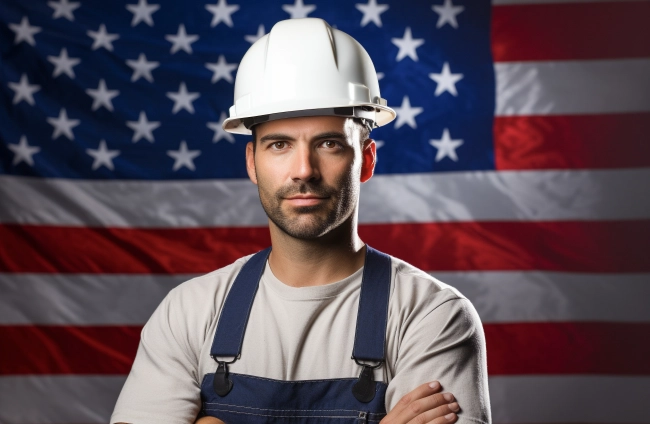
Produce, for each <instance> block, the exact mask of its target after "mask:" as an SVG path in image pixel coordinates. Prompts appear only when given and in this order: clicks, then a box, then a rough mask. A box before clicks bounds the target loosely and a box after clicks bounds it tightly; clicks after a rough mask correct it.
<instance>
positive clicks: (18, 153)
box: [7, 136, 41, 166]
mask: <svg viewBox="0 0 650 424" xmlns="http://www.w3.org/2000/svg"><path fill="white" fill-rule="evenodd" d="M7 147H9V149H10V150H11V151H12V152H14V160H13V162H11V164H12V165H18V164H19V163H20V162H25V163H27V164H28V165H29V166H34V158H33V157H32V156H34V155H35V154H36V153H38V152H39V151H40V150H41V148H40V147H30V145H29V144H27V137H25V136H22V137H20V142H19V143H18V144H8V145H7Z"/></svg>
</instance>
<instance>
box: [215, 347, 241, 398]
mask: <svg viewBox="0 0 650 424" xmlns="http://www.w3.org/2000/svg"><path fill="white" fill-rule="evenodd" d="M212 359H214V361H215V362H216V363H217V364H218V366H217V370H216V371H215V372H214V380H213V382H212V386H213V388H214V392H215V393H216V394H218V395H219V396H221V397H223V396H226V395H227V394H228V393H230V391H231V390H232V386H233V383H232V380H231V379H230V378H228V365H229V364H232V363H233V362H235V361H236V360H237V359H239V356H237V357H235V358H234V359H233V360H232V361H220V360H218V359H217V357H216V356H212Z"/></svg>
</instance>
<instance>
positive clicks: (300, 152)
mask: <svg viewBox="0 0 650 424" xmlns="http://www.w3.org/2000/svg"><path fill="white" fill-rule="evenodd" d="M292 156H293V157H292V160H293V162H292V164H291V178H292V179H293V180H294V181H305V182H307V181H315V180H318V179H320V172H319V170H318V158H317V156H316V152H314V151H313V150H312V149H311V147H310V146H307V145H301V144H298V145H297V146H296V148H295V150H294V153H293V155H292Z"/></svg>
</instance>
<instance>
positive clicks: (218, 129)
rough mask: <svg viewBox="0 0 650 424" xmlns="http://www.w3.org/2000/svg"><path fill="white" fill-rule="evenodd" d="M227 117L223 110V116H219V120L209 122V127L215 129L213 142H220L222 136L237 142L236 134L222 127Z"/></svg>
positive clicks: (231, 141)
mask: <svg viewBox="0 0 650 424" xmlns="http://www.w3.org/2000/svg"><path fill="white" fill-rule="evenodd" d="M226 118H227V116H226V112H221V116H219V122H208V128H210V129H211V130H212V131H214V137H212V142H213V143H216V142H218V141H219V140H221V139H222V138H225V139H226V140H227V141H228V142H230V143H234V142H235V136H233V135H232V134H230V133H229V132H227V131H226V130H224V129H223V127H222V124H223V121H225V120H226Z"/></svg>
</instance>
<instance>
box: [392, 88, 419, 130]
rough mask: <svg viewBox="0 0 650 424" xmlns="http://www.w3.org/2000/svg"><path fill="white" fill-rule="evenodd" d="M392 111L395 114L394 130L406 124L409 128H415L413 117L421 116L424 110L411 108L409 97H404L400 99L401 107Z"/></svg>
mask: <svg viewBox="0 0 650 424" xmlns="http://www.w3.org/2000/svg"><path fill="white" fill-rule="evenodd" d="M393 109H395V112H397V120H396V121H395V129H398V128H399V127H401V126H402V125H404V124H407V125H408V126H409V127H411V128H417V127H418V126H417V124H416V123H415V117H416V116H418V115H419V114H421V113H422V111H423V110H424V109H422V108H421V107H411V101H410V100H409V96H404V99H402V106H400V107H395V108H393Z"/></svg>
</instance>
